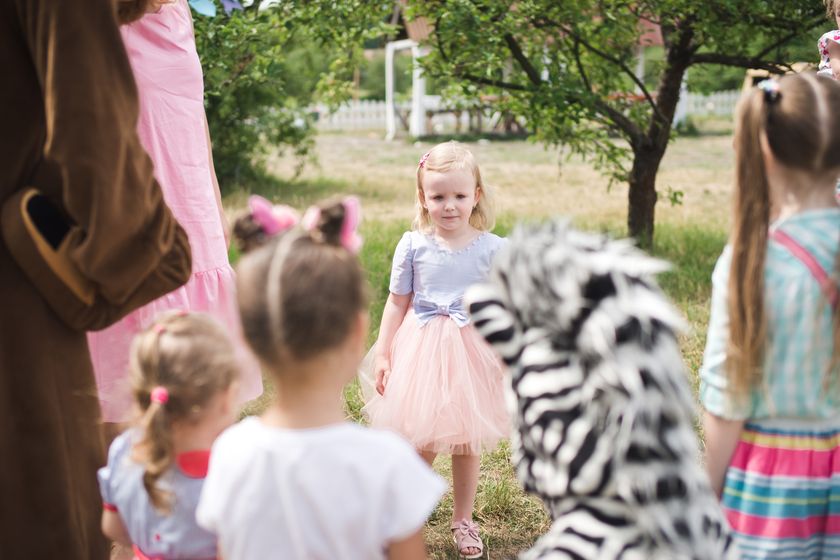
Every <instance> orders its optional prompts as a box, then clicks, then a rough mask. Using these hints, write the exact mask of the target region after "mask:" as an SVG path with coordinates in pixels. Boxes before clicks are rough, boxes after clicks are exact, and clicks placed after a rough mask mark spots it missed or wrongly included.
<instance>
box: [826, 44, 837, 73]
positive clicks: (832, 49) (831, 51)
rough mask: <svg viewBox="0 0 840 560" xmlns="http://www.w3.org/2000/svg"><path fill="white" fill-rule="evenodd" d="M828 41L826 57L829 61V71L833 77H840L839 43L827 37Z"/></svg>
mask: <svg viewBox="0 0 840 560" xmlns="http://www.w3.org/2000/svg"><path fill="white" fill-rule="evenodd" d="M827 43H828V58H829V60H830V61H831V73H832V75H834V79H835V80H837V79H840V43H838V42H837V41H832V40H831V39H829V40H828V41H827Z"/></svg>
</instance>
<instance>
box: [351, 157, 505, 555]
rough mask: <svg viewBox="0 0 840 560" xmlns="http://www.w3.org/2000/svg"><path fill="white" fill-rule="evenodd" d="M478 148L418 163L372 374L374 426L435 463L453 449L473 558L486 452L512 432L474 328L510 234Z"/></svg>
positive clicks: (456, 523)
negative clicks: (466, 300)
mask: <svg viewBox="0 0 840 560" xmlns="http://www.w3.org/2000/svg"><path fill="white" fill-rule="evenodd" d="M493 225H494V217H493V211H492V204H491V200H490V196H489V192H488V190H487V188H486V187H485V186H484V184H483V183H482V181H481V173H480V172H479V169H478V164H477V163H476V161H475V158H474V157H473V155H472V153H471V152H470V151H469V150H468V149H466V148H465V147H464V146H463V145H461V144H459V143H456V142H446V143H444V144H438V145H437V146H435V147H434V148H432V150H431V151H430V152H428V153H427V154H425V155H424V156H423V157H422V158H421V159H420V162H419V164H418V167H417V216H416V218H415V222H414V229H413V231H409V232H406V233H405V234H403V236H402V239H400V242H399V244H398V245H397V248H396V251H395V254H394V263H393V266H392V269H391V283H390V292H391V293H390V295H389V296H388V301H387V302H386V304H385V310H384V312H383V315H382V324H381V326H380V329H379V338H378V340H377V341H376V345H375V346H374V348H373V349H372V350H371V353H370V354H369V360H368V363H369V364H370V363H371V361H372V364H371V366H372V367H370V368H369V369H370V370H372V371H368V372H367V373H366V375H363V376H362V377H363V379H362V381H363V383H362V385H363V389H364V391H365V397H366V402H367V404H366V405H365V407H364V409H363V412H364V413H365V415H366V416H367V417H368V419H369V420H370V424H371V425H372V426H374V427H377V428H388V429H392V430H394V431H396V432H399V433H400V434H402V435H403V436H404V437H405V438H407V439H408V440H409V441H410V442H411V443H412V444H413V445H414V446H415V448H416V449H417V450H418V452H419V453H420V455H421V456H422V457H423V459H425V460H426V461H427V462H428V463H429V464H430V465H431V464H432V462H433V461H434V459H435V457H436V456H437V455H438V454H450V455H452V476H453V479H454V480H453V492H454V496H455V508H454V515H453V522H452V531H453V536H454V539H455V544H456V546H457V548H458V553H459V554H460V555H461V557H463V558H479V557H480V556H481V555H482V554H483V552H484V545H483V543H482V541H481V538H480V537H479V535H478V525H477V524H476V523H474V522H473V521H472V513H473V507H474V502H475V494H476V490H477V488H478V475H479V455H480V454H481V451H482V450H484V449H493V448H495V446H496V445H497V443H498V442H499V440H500V439H501V438H503V437H505V436H506V435H507V433H508V423H509V421H508V416H507V412H506V410H505V405H504V397H503V381H502V367H501V365H500V362H499V359H498V358H497V357H496V355H495V354H494V352H493V350H491V349H490V347H489V346H488V345H487V344H486V343H485V342H484V340H483V339H482V338H481V336H480V335H479V334H478V333H477V332H476V331H475V330H474V329H473V327H472V325H470V319H469V316H468V315H467V312H466V310H465V308H464V304H463V296H464V292H465V291H466V289H467V288H468V287H469V286H471V285H472V284H475V283H478V282H482V281H483V280H485V278H486V276H487V274H488V273H489V271H490V265H491V262H492V260H493V256H494V255H495V254H496V251H498V250H499V248H500V247H502V246H503V244H504V243H505V241H504V240H503V239H502V238H500V237H498V236H497V235H494V234H492V233H490V231H489V230H490V229H492V228H493Z"/></svg>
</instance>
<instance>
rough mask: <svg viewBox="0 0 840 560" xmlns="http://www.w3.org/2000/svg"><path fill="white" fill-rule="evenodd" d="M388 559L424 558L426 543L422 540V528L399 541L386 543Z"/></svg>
mask: <svg viewBox="0 0 840 560" xmlns="http://www.w3.org/2000/svg"><path fill="white" fill-rule="evenodd" d="M388 560H426V543H424V542H423V529H422V528H421V529H419V530H418V531H417V532H416V533H414V534H413V535H411V536H409V537H406V538H404V539H403V540H401V541H396V542H392V543H391V544H389V545H388Z"/></svg>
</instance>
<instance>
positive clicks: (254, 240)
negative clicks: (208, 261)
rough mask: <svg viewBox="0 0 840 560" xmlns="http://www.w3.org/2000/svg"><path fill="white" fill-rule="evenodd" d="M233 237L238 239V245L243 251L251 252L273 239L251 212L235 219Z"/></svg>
mask: <svg viewBox="0 0 840 560" xmlns="http://www.w3.org/2000/svg"><path fill="white" fill-rule="evenodd" d="M233 238H234V240H235V241H236V246H237V247H238V248H239V250H240V251H242V252H243V253H249V252H251V251H253V250H254V249H258V248H259V247H262V246H263V245H265V244H266V243H268V241H269V239H271V238H270V237H269V236H268V235H266V233H265V231H263V228H262V226H260V224H258V223H257V221H256V220H255V219H254V216H253V215H251V213H250V212H248V213H247V214H244V215H242V216H240V217H238V218H237V219H236V221H234V223H233Z"/></svg>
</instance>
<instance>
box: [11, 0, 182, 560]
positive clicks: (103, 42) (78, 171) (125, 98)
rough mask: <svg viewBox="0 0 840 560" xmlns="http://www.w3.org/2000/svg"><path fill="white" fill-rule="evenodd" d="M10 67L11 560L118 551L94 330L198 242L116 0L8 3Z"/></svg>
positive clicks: (172, 273)
mask: <svg viewBox="0 0 840 560" xmlns="http://www.w3.org/2000/svg"><path fill="white" fill-rule="evenodd" d="M0 70H2V72H3V76H2V78H0V206H2V221H0V226H2V234H3V239H2V242H0V317H1V318H2V323H0V324H2V326H0V558H2V559H3V560H18V559H27V560H29V559H32V560H41V559H44V560H46V559H52V558H64V559H68V560H99V559H105V558H107V556H108V555H107V543H106V542H105V539H104V537H103V536H102V534H101V531H100V528H99V524H100V516H101V508H100V503H101V502H100V499H99V492H98V489H97V483H96V469H97V467H98V466H100V465H101V464H102V463H103V462H104V450H103V447H102V441H101V436H100V430H99V418H98V417H99V405H98V403H97V397H96V387H95V385H94V381H93V373H92V369H91V364H90V359H89V357H88V350H87V345H86V341H85V332H84V331H85V330H88V329H91V330H93V329H98V328H102V327H104V326H106V325H108V324H110V323H111V322H113V321H116V320H117V319H118V318H120V317H121V316H123V315H124V314H126V313H128V312H129V311H131V310H132V309H134V308H135V307H138V306H139V305H142V304H144V303H146V302H148V301H150V300H152V299H154V298H156V297H158V296H160V295H162V294H164V293H166V292H168V291H170V290H172V289H174V288H175V287H177V286H179V285H180V284H182V283H184V282H185V281H186V280H187V278H188V277H189V274H190V255H189V246H188V244H187V239H186V235H185V234H184V232H183V230H181V229H180V227H178V225H177V224H176V223H175V221H174V220H173V218H172V216H171V214H170V213H169V211H168V209H167V208H166V207H165V205H164V203H163V199H162V195H161V192H160V188H159V186H158V185H157V184H156V183H155V181H154V179H153V177H152V165H151V162H150V161H149V158H148V157H147V156H146V154H145V153H144V152H143V150H142V148H141V147H140V143H139V141H138V139H137V136H136V133H135V126H136V121H137V93H136V90H135V86H134V80H133V77H132V74H131V69H130V67H129V65H128V61H127V59H126V55H125V51H124V49H123V46H122V41H121V38H120V34H119V31H118V29H117V22H116V17H115V8H114V4H113V0H87V1H85V2H81V3H80V2H76V1H71V0H0ZM33 186H34V187H36V188H37V189H38V191H33V190H30V189H28V187H33ZM39 192H40V193H42V194H39Z"/></svg>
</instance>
